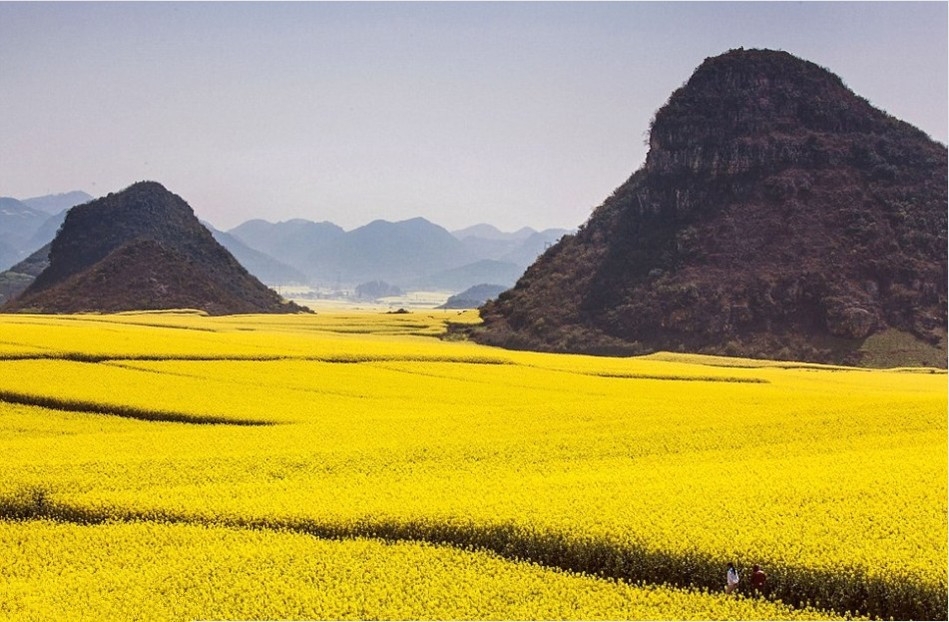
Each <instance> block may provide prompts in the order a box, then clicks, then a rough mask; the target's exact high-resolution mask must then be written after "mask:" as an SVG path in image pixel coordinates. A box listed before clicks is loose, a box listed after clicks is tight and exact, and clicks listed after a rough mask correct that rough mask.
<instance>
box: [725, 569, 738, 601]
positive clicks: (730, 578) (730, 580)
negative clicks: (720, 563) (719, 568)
mask: <svg viewBox="0 0 949 622" xmlns="http://www.w3.org/2000/svg"><path fill="white" fill-rule="evenodd" d="M737 587H738V571H737V570H735V564H728V572H726V573H725V593H726V594H731V593H732V592H734V591H735V588H737Z"/></svg>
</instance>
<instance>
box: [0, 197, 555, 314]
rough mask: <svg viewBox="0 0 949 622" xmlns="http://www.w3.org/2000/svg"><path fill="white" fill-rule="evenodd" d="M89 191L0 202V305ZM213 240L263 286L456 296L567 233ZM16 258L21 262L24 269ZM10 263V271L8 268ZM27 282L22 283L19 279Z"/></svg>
mask: <svg viewBox="0 0 949 622" xmlns="http://www.w3.org/2000/svg"><path fill="white" fill-rule="evenodd" d="M92 199H93V197H91V196H90V195H88V194H86V193H84V192H79V191H74V192H69V193H65V194H57V195H49V196H44V197H34V198H30V199H25V200H18V199H14V198H9V197H3V198H0V270H3V269H8V272H7V273H3V274H0V302H3V300H5V299H8V298H10V297H12V296H13V295H15V294H16V293H18V292H19V291H22V289H23V288H24V287H25V286H26V285H24V283H28V282H29V280H30V279H32V278H35V277H36V276H37V275H38V274H39V272H41V271H42V269H44V268H45V266H46V265H47V263H48V257H47V256H48V252H49V249H48V248H46V247H47V245H48V244H49V242H50V241H52V239H53V238H54V237H55V235H56V231H57V230H58V229H59V228H60V226H61V225H62V223H63V220H64V219H65V217H66V212H67V211H68V209H69V208H70V207H72V206H73V205H77V204H81V203H86V202H89V201H91V200H92ZM203 224H204V226H205V227H206V228H207V229H208V230H209V231H210V232H211V234H212V235H213V236H214V239H215V240H217V242H218V243H220V244H221V245H222V246H224V247H225V248H226V249H227V250H228V251H230V253H231V254H232V255H233V256H234V257H235V258H236V259H237V260H238V261H239V262H240V263H241V265H243V266H244V267H245V268H247V270H248V271H249V272H250V273H251V274H253V275H254V276H256V277H257V278H259V279H260V280H261V281H262V282H264V283H266V284H268V285H275V286H276V285H305V286H307V285H308V286H311V287H314V288H331V289H337V290H338V289H342V290H354V289H355V288H356V287H357V286H358V285H361V284H365V283H369V282H374V281H380V282H383V283H386V284H387V285H390V286H392V287H395V288H400V289H403V290H413V289H416V290H418V289H435V290H441V291H454V292H461V291H463V290H465V289H467V288H469V287H472V286H475V285H479V284H485V283H493V284H497V285H503V286H507V287H510V286H512V285H513V284H514V283H515V282H516V281H517V278H518V277H519V276H520V275H521V274H522V273H523V272H524V270H525V269H526V268H527V266H529V265H530V264H531V263H533V261H534V260H535V259H536V258H537V257H538V256H539V255H540V254H541V253H542V252H543V251H544V250H545V249H546V248H548V247H550V246H551V245H552V244H553V243H555V242H556V241H557V240H558V239H560V237H562V236H563V235H564V234H566V233H568V231H567V230H565V229H547V230H544V231H536V230H534V229H531V228H528V227H525V228H522V229H520V230H518V231H516V232H513V233H508V232H502V231H500V230H498V229H497V228H496V227H494V226H492V225H489V224H479V225H475V226H473V227H468V228H465V229H461V230H458V231H452V232H449V231H448V230H447V229H445V228H443V227H440V226H438V225H436V224H434V223H432V222H429V221H428V220H426V219H424V218H413V219H410V220H404V221H399V222H389V221H386V220H375V221H373V222H371V223H369V224H367V225H365V226H362V227H359V228H356V229H353V230H351V231H345V230H344V229H343V228H342V227H340V226H338V225H335V224H333V223H330V222H313V221H310V220H304V219H294V220H288V221H284V222H277V223H271V222H268V221H266V220H260V219H255V220H249V221H247V222H245V223H243V224H241V225H239V226H237V227H234V228H233V229H230V230H229V231H220V230H218V229H216V228H214V227H213V226H212V225H210V224H209V223H206V222H205V223H203ZM21 262H22V265H21ZM14 265H16V267H15V268H14V267H12V266H14ZM24 277H29V278H24Z"/></svg>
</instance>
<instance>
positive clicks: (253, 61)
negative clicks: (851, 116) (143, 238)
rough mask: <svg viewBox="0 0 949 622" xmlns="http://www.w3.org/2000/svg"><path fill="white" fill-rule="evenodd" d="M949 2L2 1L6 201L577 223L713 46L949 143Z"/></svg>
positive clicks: (221, 224)
mask: <svg viewBox="0 0 949 622" xmlns="http://www.w3.org/2000/svg"><path fill="white" fill-rule="evenodd" d="M947 23H949V15H947V3H945V2H921V3H910V2H872V3H857V2H839V3H818V2H794V3H775V2H763V3H753V2H738V3H724V2H696V3H687V2H621V3H608V4H600V3H589V2H582V3H540V2H531V3H517V4H515V3H483V4H482V3H465V2H452V3H388V2H385V3H368V2H358V3H322V2H295V3H286V4H284V3H280V4H278V3H271V2H265V3H235V4H232V3H192V2H178V3H150V2H149V3H139V2H133V3H105V4H92V3H89V4H87V3H62V4H59V3H38V2H28V3H11V2H0V195H5V196H14V197H17V198H27V197H31V196H37V195H43V194H48V193H58V192H65V191H69V190H85V191H86V192H89V193H90V194H92V195H95V196H100V195H103V194H107V193H108V192H112V191H116V190H120V189H122V188H124V187H126V186H128V185H130V184H131V183H134V182H135V181H139V180H142V179H152V180H156V181H159V182H161V183H162V184H164V185H165V186H166V187H167V188H168V189H169V190H171V191H172V192H175V193H177V194H179V195H181V196H182V197H183V198H184V199H185V200H186V201H188V202H189V203H190V204H191V206H192V207H193V208H194V209H195V211H196V212H197V214H198V216H199V217H201V218H203V219H206V220H208V221H210V222H211V223H212V224H214V225H215V226H217V227H218V228H222V229H228V228H231V227H233V226H235V225H237V224H239V223H241V222H243V221H244V220H247V219H249V218H255V217H259V218H265V219H267V220H271V221H277V220H286V219H289V218H295V217H300V218H308V219H311V220H330V221H333V222H336V223H337V224H340V225H341V226H343V227H344V228H346V229H351V228H353V227H356V226H359V225H363V224H365V223H367V222H369V221H371V220H374V219H376V218H384V219H386V220H402V219H405V218H411V217H414V216H424V217H425V218H428V219H429V220H431V221H433V222H436V223H438V224H441V225H443V226H445V227H448V228H449V229H454V228H460V227H464V226H467V225H471V224H475V223H478V222H489V223H492V224H494V225H496V226H498V227H500V228H502V229H505V230H513V229H516V228H519V227H521V226H525V225H527V226H532V227H534V228H545V227H575V226H577V225H579V224H580V223H582V222H584V221H585V220H586V219H587V217H588V216H589V214H590V211H591V210H592V209H593V208H594V207H596V206H597V205H599V204H600V203H601V202H602V201H603V200H604V199H605V198H606V197H607V196H608V195H609V194H610V193H611V192H612V191H613V189H614V188H616V187H617V186H618V185H620V184H621V183H622V182H623V181H625V180H626V179H627V177H628V176H629V175H630V174H631V173H632V172H633V171H634V170H635V169H637V168H638V167H639V166H640V165H641V164H642V162H643V160H644V158H645V154H646V147H645V144H644V140H645V137H646V132H647V128H648V126H649V122H650V119H651V118H652V116H653V114H654V113H655V111H656V110H657V109H658V108H659V107H660V106H662V104H663V103H664V102H665V101H666V99H667V98H668V97H669V95H670V93H671V92H672V91H673V90H674V89H676V88H677V87H679V86H680V85H681V84H682V83H683V82H685V81H686V80H687V79H688V78H689V76H690V75H691V73H692V71H693V70H694V69H695V68H696V67H697V66H698V65H699V64H700V63H701V62H702V61H703V59H705V58H706V57H708V56H715V55H718V54H721V53H723V52H725V51H727V50H729V49H731V48H736V47H746V48H750V47H767V48H773V49H783V50H786V51H788V52H791V53H792V54H795V55H797V56H800V57H802V58H806V59H807V60H811V61H813V62H815V63H817V64H819V65H822V66H824V67H827V68H828V69H830V70H831V71H833V72H834V73H836V74H838V75H839V76H841V77H842V78H843V80H844V82H845V83H846V84H847V85H848V86H849V87H850V88H851V89H853V90H854V91H855V92H856V93H857V94H859V95H861V96H863V97H866V98H867V99H869V100H870V101H871V103H873V104H874V105H876V106H877V107H880V108H883V109H884V110H886V111H888V112H889V113H890V114H893V115H894V116H897V117H900V118H902V119H904V120H906V121H908V122H910V123H912V124H913V125H916V126H917V127H919V128H921V129H922V130H924V131H925V132H927V133H928V134H929V135H930V136H931V137H932V138H934V139H936V140H938V141H940V142H942V143H943V144H945V143H946V141H947V117H949V112H947V92H949V84H947V73H949V72H947V59H949V50H947Z"/></svg>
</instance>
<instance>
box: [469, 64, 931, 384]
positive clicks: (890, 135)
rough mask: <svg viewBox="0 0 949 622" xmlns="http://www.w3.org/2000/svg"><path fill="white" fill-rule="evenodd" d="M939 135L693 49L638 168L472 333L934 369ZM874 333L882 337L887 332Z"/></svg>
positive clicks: (802, 77)
mask: <svg viewBox="0 0 949 622" xmlns="http://www.w3.org/2000/svg"><path fill="white" fill-rule="evenodd" d="M946 206H947V153H946V147H945V146H944V145H941V144H939V143H936V142H934V141H933V140H931V139H930V138H929V137H928V136H927V135H926V134H924V133H923V132H921V131H920V130H918V129H916V128H914V127H912V126H910V125H909V124H907V123H905V122H902V121H900V120H898V119H895V118H893V117H892V116H890V115H888V114H887V113H885V112H883V111H881V110H878V109H875V108H874V107H873V106H871V105H870V104H869V103H868V102H867V101H866V100H864V99H862V98H860V97H859V96H857V95H855V94H854V93H853V92H852V91H850V90H849V89H848V88H847V87H846V86H845V84H844V82H843V81H842V80H841V79H840V78H839V77H838V76H836V75H834V74H832V73H831V72H829V71H827V70H826V69H823V68H821V67H819V66H817V65H815V64H814V63H811V62H808V61H805V60H801V59H799V58H796V57H794V56H792V55H791V54H788V53H785V52H776V51H769V50H742V49H739V50H732V51H730V52H728V53H726V54H723V55H721V56H718V57H714V58H709V59H706V60H705V62H703V63H702V64H701V66H699V67H698V69H696V71H695V72H694V74H693V75H692V77H691V78H690V79H689V80H688V82H687V83H686V84H684V85H683V86H682V87H681V88H680V89H678V90H677V91H675V92H674V93H673V94H672V95H671V96H670V98H669V100H668V102H667V103H666V104H665V105H664V106H663V107H662V108H661V109H660V110H659V111H658V112H657V113H656V116H655V119H654V121H653V123H652V126H651V128H650V136H649V153H648V156H647V158H646V162H645V164H644V165H643V167H642V168H641V169H640V170H638V171H636V172H635V173H634V174H633V175H632V176H631V177H630V178H629V179H628V180H627V181H626V182H625V183H623V184H622V185H621V186H620V187H619V188H618V189H617V190H616V191H615V192H614V193H613V195H612V196H610V197H609V198H608V199H607V200H606V201H605V202H604V203H603V204H602V205H601V206H599V207H598V208H597V209H596V210H595V211H594V213H593V214H592V216H591V217H590V219H589V220H588V222H587V223H585V225H584V226H582V227H581V229H580V231H579V232H578V233H577V234H576V235H572V236H566V237H564V238H563V240H562V241H561V242H560V243H558V244H556V245H555V246H553V247H552V248H550V249H549V250H548V251H547V252H546V253H544V254H543V255H542V256H541V257H540V258H539V259H538V260H537V261H536V262H535V263H534V264H533V265H532V266H531V267H530V268H529V269H528V270H527V271H526V273H525V274H524V275H523V276H522V278H521V279H520V280H519V281H518V282H517V284H516V286H515V287H514V288H513V289H512V290H509V291H507V292H505V293H504V294H502V295H501V296H500V297H499V298H498V300H496V301H494V302H489V303H488V304H486V305H485V306H484V307H483V308H482V315H483V317H484V320H485V324H484V326H483V328H481V329H480V330H479V331H477V332H476V333H475V335H474V336H475V338H476V339H478V340H480V341H482V342H484V343H490V344H495V345H504V346H507V347H515V348H527V349H538V350H554V351H577V352H600V353H605V352H622V353H646V352H652V351H657V350H672V351H692V352H702V353H714V354H728V355H741V356H751V357H759V358H776V359H795V360H808V361H825V362H838V363H853V364H866V363H868V362H869V361H868V360H867V355H866V347H865V346H866V344H867V343H870V342H868V341H867V340H868V339H869V340H870V341H871V342H873V343H875V344H877V345H880V344H883V346H882V347H884V348H889V351H888V353H887V357H889V358H887V359H886V360H887V361H888V362H890V363H907V364H920V363H925V364H929V365H938V366H942V367H945V366H946V345H945V328H946V319H947V318H946V308H947V301H946V283H947V269H946V248H947V241H946V212H947V208H946ZM886 344H889V345H886Z"/></svg>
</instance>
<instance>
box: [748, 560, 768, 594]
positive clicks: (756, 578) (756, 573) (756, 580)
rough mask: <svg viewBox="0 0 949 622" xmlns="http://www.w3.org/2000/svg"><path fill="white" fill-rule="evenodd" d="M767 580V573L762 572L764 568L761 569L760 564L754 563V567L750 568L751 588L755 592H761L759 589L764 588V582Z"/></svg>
mask: <svg viewBox="0 0 949 622" xmlns="http://www.w3.org/2000/svg"><path fill="white" fill-rule="evenodd" d="M767 580H768V575H766V574H765V573H764V570H762V569H761V566H759V565H758V564H755V567H754V568H753V569H752V573H751V589H753V590H754V591H755V593H756V594H759V593H761V591H762V590H764V584H765V581H767Z"/></svg>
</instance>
